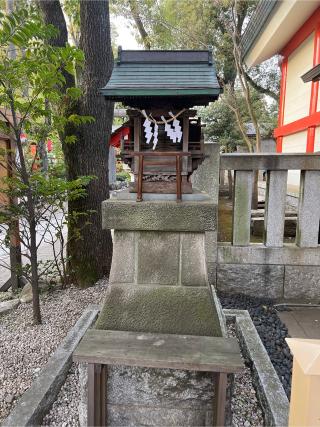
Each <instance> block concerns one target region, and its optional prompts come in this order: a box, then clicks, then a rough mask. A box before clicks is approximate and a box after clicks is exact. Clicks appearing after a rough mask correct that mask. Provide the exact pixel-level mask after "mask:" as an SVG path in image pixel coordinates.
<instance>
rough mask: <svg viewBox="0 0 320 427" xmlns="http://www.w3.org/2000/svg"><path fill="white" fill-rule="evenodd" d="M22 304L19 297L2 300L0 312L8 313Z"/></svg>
mask: <svg viewBox="0 0 320 427" xmlns="http://www.w3.org/2000/svg"><path fill="white" fill-rule="evenodd" d="M19 304H20V300H19V298H15V299H11V300H7V301H2V302H0V314H5V313H8V311H11V310H13V309H14V308H16V307H18V305H19Z"/></svg>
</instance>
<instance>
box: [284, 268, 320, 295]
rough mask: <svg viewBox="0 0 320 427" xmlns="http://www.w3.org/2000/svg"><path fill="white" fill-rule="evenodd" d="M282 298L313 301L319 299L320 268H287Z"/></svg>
mask: <svg viewBox="0 0 320 427" xmlns="http://www.w3.org/2000/svg"><path fill="white" fill-rule="evenodd" d="M284 297H285V298H288V299H297V300H299V301H303V300H313V301H314V299H319V298H320V267H316V266H314V267H311V266H308V267H307V266H301V265H297V266H287V267H286V270H285V279H284Z"/></svg>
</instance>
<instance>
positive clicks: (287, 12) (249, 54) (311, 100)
mask: <svg viewBox="0 0 320 427" xmlns="http://www.w3.org/2000/svg"><path fill="white" fill-rule="evenodd" d="M242 47H243V53H244V60H245V62H246V64H247V65H248V66H249V67H250V66H254V65H257V64H260V63H261V62H263V61H265V60H266V59H269V58H271V57H272V56H273V55H276V54H278V55H279V62H280V66H281V87H280V100H279V115H278V126H277V128H276V129H275V130H274V136H275V137H276V141H277V152H279V153H282V152H283V153H289V152H291V153H292V152H308V153H312V152H315V151H320V100H319V81H318V80H317V78H316V74H315V72H313V70H316V68H314V67H316V66H317V65H318V64H320V1H319V0H308V1H305V0H282V1H274V0H261V1H260V2H259V3H258V5H257V8H256V11H255V13H254V14H253V16H252V18H251V20H250V22H249V24H248V26H247V28H246V31H245V33H244V35H243V38H242ZM303 76H305V78H304V79H303V78H302V77H303ZM306 76H311V78H307V77H306ZM312 79H313V80H314V81H312ZM298 180H299V174H298V173H297V172H294V171H292V172H291V173H290V175H289V183H291V184H294V185H295V184H298Z"/></svg>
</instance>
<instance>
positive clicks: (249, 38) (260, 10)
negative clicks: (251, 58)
mask: <svg viewBox="0 0 320 427" xmlns="http://www.w3.org/2000/svg"><path fill="white" fill-rule="evenodd" d="M279 3H280V2H279V1H278V0H260V1H259V3H258V4H257V7H256V9H255V11H254V12H253V15H252V16H251V18H250V21H249V23H248V25H247V27H246V29H245V31H244V33H243V35H242V37H241V50H242V57H243V58H244V57H245V56H246V55H247V53H248V52H249V50H250V49H251V47H252V46H253V45H254V42H255V41H256V39H257V37H258V36H259V34H260V33H261V31H262V30H263V28H264V27H265V25H266V24H267V22H268V20H269V18H270V17H271V16H272V13H273V12H274V11H275V8H276V7H278V6H279Z"/></svg>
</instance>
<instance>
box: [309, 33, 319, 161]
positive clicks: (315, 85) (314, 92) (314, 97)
mask: <svg viewBox="0 0 320 427" xmlns="http://www.w3.org/2000/svg"><path fill="white" fill-rule="evenodd" d="M319 63H320V26H318V28H317V29H316V31H315V34H314V49H313V66H316V65H318V64H319ZM318 93H319V82H312V83H311V96H310V108H309V116H311V114H314V113H316V112H317V105H318ZM315 134H316V128H315V126H311V127H309V128H308V134H307V150H306V151H307V153H313V152H314V141H315Z"/></svg>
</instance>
